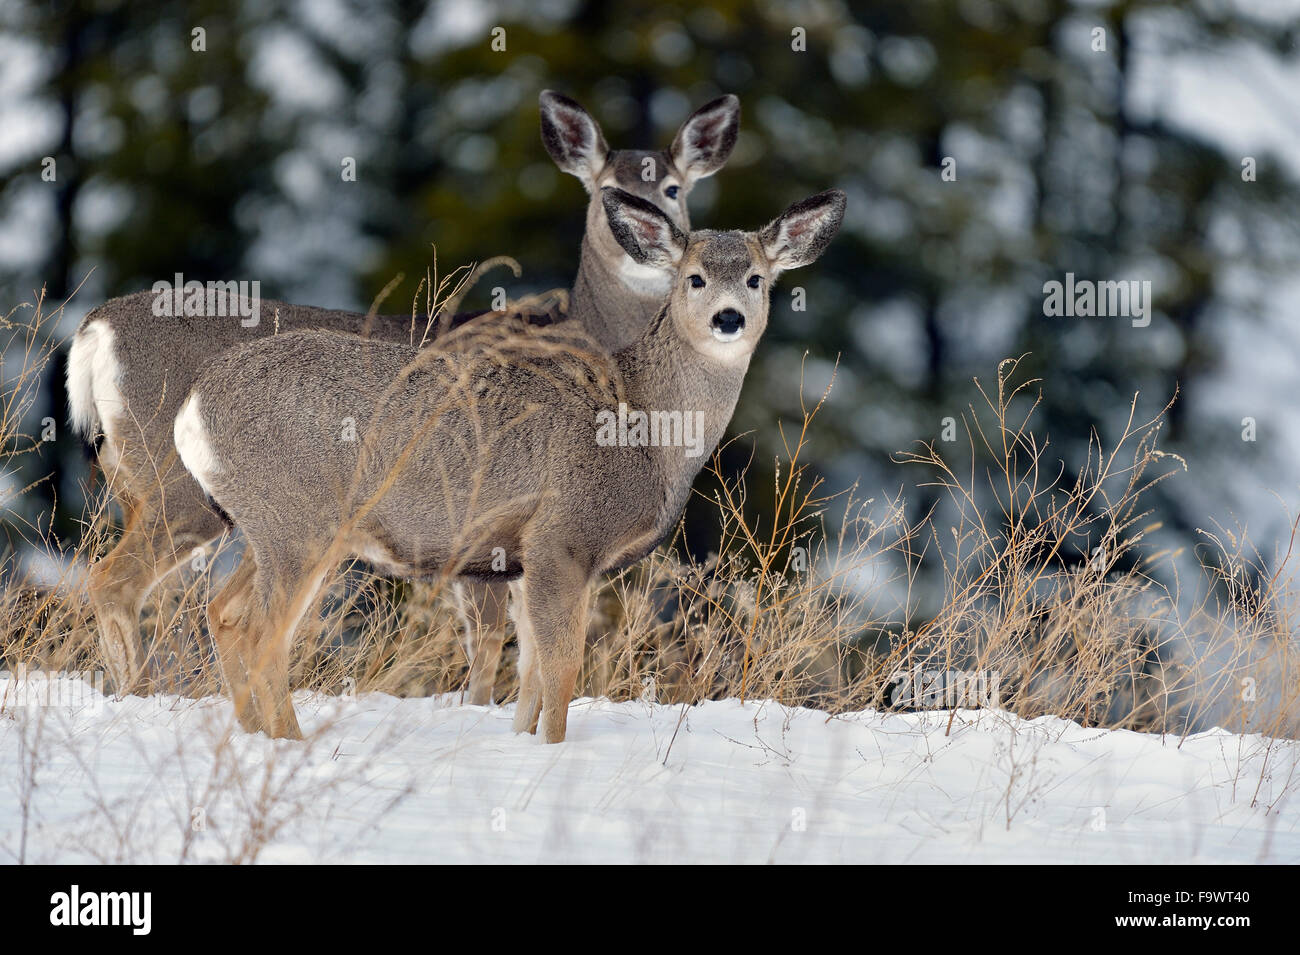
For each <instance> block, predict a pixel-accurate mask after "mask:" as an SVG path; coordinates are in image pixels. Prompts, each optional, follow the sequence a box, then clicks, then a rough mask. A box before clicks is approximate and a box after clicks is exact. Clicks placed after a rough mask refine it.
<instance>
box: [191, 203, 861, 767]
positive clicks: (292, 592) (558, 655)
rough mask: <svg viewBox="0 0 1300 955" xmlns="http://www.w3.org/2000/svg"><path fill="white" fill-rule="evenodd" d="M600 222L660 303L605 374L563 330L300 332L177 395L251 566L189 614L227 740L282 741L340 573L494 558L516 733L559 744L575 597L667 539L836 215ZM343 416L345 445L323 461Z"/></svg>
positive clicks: (580, 612) (811, 208) (611, 206)
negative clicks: (503, 591)
mask: <svg viewBox="0 0 1300 955" xmlns="http://www.w3.org/2000/svg"><path fill="white" fill-rule="evenodd" d="M601 202H602V206H603V208H604V210H605V212H606V215H607V217H608V221H609V225H610V228H611V231H612V234H613V236H614V237H615V238H616V240H617V241H618V243H619V245H620V247H621V248H622V249H624V250H625V251H626V252H627V254H628V256H629V257H631V258H632V259H633V261H635V262H636V263H637V264H638V265H640V266H642V267H644V268H646V269H650V270H655V271H658V272H660V273H662V274H664V275H666V276H668V277H669V280H670V285H669V294H668V297H667V299H666V301H665V304H664V305H663V307H662V308H661V309H660V311H659V312H658V314H657V315H656V316H655V318H654V319H653V320H652V321H651V322H650V324H649V325H648V326H647V328H646V329H645V330H644V332H643V333H642V335H641V336H640V337H639V338H638V339H637V341H636V342H634V343H633V344H632V345H630V346H628V347H626V348H623V349H621V350H619V351H617V352H616V353H615V354H614V355H613V356H608V355H605V354H603V353H601V351H600V349H599V348H598V347H597V346H596V345H595V343H593V342H591V340H590V339H589V338H587V337H586V336H584V335H582V334H581V333H580V331H579V330H578V329H577V328H576V327H574V326H572V325H570V326H556V328H554V329H548V330H546V331H547V335H546V336H543V335H540V334H539V333H538V332H535V331H534V332H531V333H520V332H516V331H512V330H509V329H505V328H499V327H496V326H485V325H483V324H482V323H480V325H479V327H478V328H477V329H475V328H472V327H470V326H467V328H466V329H465V330H462V332H466V331H468V332H472V334H461V335H459V336H456V337H449V338H446V339H444V340H443V343H442V344H441V345H440V347H438V348H433V349H426V350H425V351H423V352H418V351H416V350H415V349H412V348H410V347H408V346H406V345H401V344H395V343H389V342H377V341H365V340H362V339H359V338H356V337H352V336H344V335H338V334H335V333H330V332H301V333H295V334H289V335H282V336H278V337H276V338H273V339H267V340H264V341H261V342H256V343H252V344H249V345H245V346H243V347H241V348H239V349H238V350H236V351H232V352H228V353H225V354H223V355H221V356H219V357H218V358H217V359H216V360H214V361H213V362H212V363H211V364H210V365H209V366H208V368H207V369H205V371H204V372H203V374H202V375H201V376H200V378H199V380H198V381H197V382H196V383H195V385H194V388H193V389H192V390H191V392H190V395H189V397H188V398H187V399H186V401H185V403H184V405H183V406H182V408H181V411H180V414H179V415H177V417H176V425H175V431H176V447H177V450H178V451H179V453H180V456H181V460H182V461H183V462H184V464H185V466H186V467H187V468H188V469H189V471H190V473H191V474H193V475H194V477H195V479H196V480H197V481H198V482H199V483H200V484H201V485H202V486H203V487H204V489H205V490H206V491H207V492H208V493H209V494H210V495H211V497H212V498H213V500H214V502H215V503H216V504H217V505H218V506H220V508H221V509H222V510H223V511H224V512H225V513H226V514H228V515H229V516H230V517H231V518H232V519H233V521H234V522H235V523H236V525H237V526H238V527H239V528H240V529H241V530H242V531H243V533H244V535H245V538H246V540H247V542H248V548H247V549H246V551H245V561H246V562H247V563H249V567H248V569H247V572H245V573H242V574H240V573H237V574H236V575H235V577H234V578H233V579H232V580H231V582H230V583H228V584H227V585H226V587H225V588H224V589H223V590H222V592H221V593H220V594H219V595H218V596H217V597H216V598H215V599H214V600H213V601H212V603H211V604H210V606H209V608H208V614H209V622H210V625H211V628H212V632H213V635H214V638H215V640H216V642H217V645H218V649H219V652H220V656H221V661H222V667H223V671H224V672H225V675H226V681H227V684H228V685H229V687H230V688H231V693H232V696H233V699H234V703H235V711H236V713H237V715H238V718H239V721H240V723H241V725H242V726H243V727H244V728H245V729H247V730H249V731H257V730H265V731H266V732H267V733H268V734H270V735H272V736H287V737H297V736H298V735H299V728H298V723H297V719H296V717H295V715H294V711H293V704H292V701H291V699H290V696H289V686H288V680H287V666H288V657H289V650H290V641H291V639H292V637H293V634H294V631H295V629H296V626H297V623H298V620H299V619H300V617H301V615H302V614H303V613H304V612H305V608H306V607H307V606H309V605H310V603H311V601H312V599H313V595H314V594H315V592H316V591H317V590H318V589H319V588H320V587H321V586H322V584H323V581H324V580H325V578H326V577H327V576H328V575H329V574H330V573H331V572H332V571H333V569H334V567H335V566H336V565H337V563H338V561H339V560H340V559H341V558H343V557H346V556H348V555H361V556H364V557H366V558H367V559H369V560H371V561H373V562H375V563H376V564H378V565H379V566H380V567H382V568H384V569H386V570H388V571H390V572H392V573H397V574H405V575H426V574H435V573H450V574H461V575H467V576H471V577H473V576H490V575H491V570H490V567H491V554H492V552H493V551H495V550H497V549H498V548H499V549H500V551H501V552H503V553H504V554H506V555H508V557H507V569H506V571H505V572H504V573H502V574H500V575H499V576H502V577H507V578H513V582H512V584H511V587H512V590H513V592H514V594H515V596H516V598H518V599H517V602H516V605H515V615H516V624H517V632H518V634H519V640H520V663H519V672H520V698H519V703H518V709H517V711H516V713H515V718H514V726H515V729H516V731H529V732H535V731H536V728H537V725H538V720H539V718H540V719H541V722H542V726H543V728H544V731H545V739H546V741H547V742H552V743H554V742H559V741H561V740H563V739H564V736H565V728H566V722H567V715H568V705H569V702H570V700H571V699H572V696H573V691H574V686H575V681H576V678H577V675H578V670H579V667H580V665H581V662H582V649H583V643H584V639H583V638H584V633H585V628H586V621H587V616H588V610H589V598H590V592H591V587H592V583H593V582H594V581H595V580H596V578H597V577H598V576H599V575H600V574H601V573H603V572H605V571H609V570H613V569H616V568H619V567H624V566H628V565H630V564H632V563H634V562H635V561H637V560H640V559H641V558H642V557H643V556H645V555H646V554H647V553H649V552H650V551H651V550H652V549H653V548H654V547H655V546H656V545H657V544H658V543H659V541H661V540H662V539H663V538H664V536H665V535H666V534H667V533H668V532H669V531H670V530H671V528H672V527H673V525H674V524H675V523H676V521H677V520H678V518H679V517H680V514H681V512H682V510H683V508H684V507H685V504H686V500H687V497H688V495H689V493H690V488H691V484H692V482H693V481H694V479H695V476H696V475H697V474H698V472H699V470H700V468H701V467H702V466H703V464H704V462H705V461H706V460H707V459H708V457H709V455H711V454H712V452H713V450H714V449H715V448H716V447H717V444H718V442H719V440H720V439H721V437H722V434H723V431H724V430H725V428H726V426H727V424H728V422H729V421H730V419H731V415H732V412H733V410H734V408H735V405H736V401H737V399H738V397H739V394H740V389H741V385H742V384H743V382H744V377H745V372H746V370H747V369H748V366H749V360H750V356H751V355H752V353H753V351H754V347H755V346H756V345H757V343H758V340H759V338H760V337H761V336H762V334H763V331H764V329H765V327H766V325H767V316H768V306H769V289H770V286H771V283H772V282H773V281H774V280H775V279H776V277H777V276H778V275H779V274H780V273H781V272H782V271H783V270H785V269H791V268H796V267H799V266H802V265H807V264H808V263H810V262H812V261H813V260H815V259H816V258H817V256H818V255H819V254H820V253H821V251H822V250H823V249H824V248H825V246H826V244H827V243H828V242H829V241H830V239H831V237H832V236H833V235H834V234H835V232H836V230H837V229H838V228H839V224H840V221H841V219H842V217H843V212H844V205H845V198H844V194H843V193H841V192H834V191H833V192H826V193H822V194H820V195H817V196H813V197H812V198H810V199H806V200H804V201H802V202H799V203H796V204H795V205H793V206H791V207H790V208H789V209H787V210H786V212H785V213H783V214H782V215H781V216H780V217H779V218H777V219H775V220H774V221H773V222H771V223H770V224H769V225H767V226H766V227H765V228H763V229H761V230H760V231H758V232H757V233H746V232H711V231H700V232H692V233H690V234H689V235H688V234H686V233H684V232H683V231H682V230H680V229H679V228H678V227H677V225H676V224H675V223H674V222H673V221H672V219H671V218H669V217H668V216H667V215H665V214H664V212H663V211H662V210H660V209H659V208H658V207H656V206H655V205H652V204H651V203H649V202H647V201H645V200H644V199H640V198H637V197H635V196H632V195H629V194H628V193H626V192H623V191H622V190H619V189H613V188H606V189H602V192H601ZM566 328H567V329H568V332H569V337H568V338H567V340H564V341H561V340H559V339H557V338H556V337H555V336H556V330H557V329H559V330H560V331H564V330H565V329H566ZM584 343H586V344H584ZM278 369H292V370H293V371H292V374H289V375H284V374H277V370H278ZM629 409H632V410H631V411H629ZM343 416H347V417H351V418H353V419H355V420H356V422H357V432H358V440H357V441H356V442H351V443H342V442H339V441H337V440H335V434H336V431H337V428H336V424H337V421H338V420H339V419H340V418H341V417H343ZM656 420H658V421H659V425H657V426H656V425H654V424H653V422H654V421H656ZM615 421H618V422H626V421H634V422H635V424H634V425H633V426H632V427H623V426H622V424H619V425H618V426H615V425H614V422H615ZM647 422H650V423H651V424H649V426H648V427H647ZM664 422H668V424H666V425H665V424H664ZM673 422H675V425H674V424H673ZM655 427H659V428H660V429H661V430H659V431H658V432H657V434H652V433H650V432H651V431H653V430H654V428H655ZM692 430H693V431H694V438H692V437H690V436H689V435H690V434H691V433H692ZM683 445H684V446H683ZM467 472H469V473H472V474H473V475H474V480H466V479H464V475H465V473H467Z"/></svg>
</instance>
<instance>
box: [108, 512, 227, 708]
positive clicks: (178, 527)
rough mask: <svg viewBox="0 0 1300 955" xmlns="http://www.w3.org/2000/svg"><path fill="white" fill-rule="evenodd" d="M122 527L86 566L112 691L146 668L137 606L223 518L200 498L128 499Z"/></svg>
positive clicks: (132, 682)
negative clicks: (177, 502) (176, 501)
mask: <svg viewBox="0 0 1300 955" xmlns="http://www.w3.org/2000/svg"><path fill="white" fill-rule="evenodd" d="M123 498H124V504H123V509H124V510H125V511H126V528H125V529H124V531H123V532H122V536H121V538H120V539H119V540H118V542H117V544H116V545H115V546H114V547H113V549H112V550H111V551H109V553H108V554H107V555H105V556H104V557H103V558H102V559H101V560H99V561H98V562H97V563H96V564H95V565H94V566H93V567H92V568H91V569H90V579H89V590H90V605H91V609H92V610H93V612H94V615H95V628H96V631H97V632H98V635H99V646H100V652H101V653H102V655H103V658H104V665H105V668H106V669H107V670H108V677H109V679H110V680H111V682H112V685H113V689H114V692H116V693H117V694H118V695H119V696H125V695H126V694H128V693H130V692H131V691H132V690H133V689H135V688H136V687H137V686H138V685H139V683H140V679H141V676H142V674H143V669H144V657H143V653H142V647H141V643H140V610H141V608H142V607H143V606H144V602H145V600H146V599H147V598H148V596H149V594H150V592H151V591H152V590H153V588H154V587H155V585H157V583H158V581H160V580H162V578H164V577H166V576H167V575H168V574H169V573H171V572H172V571H173V570H175V569H176V568H177V567H178V566H180V565H181V564H182V563H184V561H185V560H186V559H188V557H189V555H190V552H191V551H192V550H193V549H194V548H195V547H200V546H202V545H204V544H206V543H207V542H208V541H210V540H211V539H212V538H213V537H216V536H217V535H218V534H219V533H220V532H221V530H222V523H221V520H220V518H218V517H217V516H216V515H215V514H214V513H212V512H211V511H210V510H208V509H207V508H206V507H205V506H203V504H202V502H201V501H199V502H197V503H196V502H194V501H187V502H186V504H187V505H188V506H179V507H175V508H171V507H168V508H163V507H161V506H160V505H159V503H158V501H157V500H156V499H154V500H145V499H141V500H134V501H130V502H127V501H126V500H125V495H123Z"/></svg>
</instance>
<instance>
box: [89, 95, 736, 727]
mask: <svg viewBox="0 0 1300 955" xmlns="http://www.w3.org/2000/svg"><path fill="white" fill-rule="evenodd" d="M541 114H542V129H543V141H544V143H545V145H546V148H547V150H548V151H549V152H550V154H551V155H552V156H553V157H554V158H555V161H556V162H557V163H558V164H559V165H560V167H561V168H562V169H564V170H565V171H566V172H570V173H572V174H573V175H575V176H578V178H580V179H581V180H582V181H583V184H584V185H585V186H586V187H587V188H588V190H590V191H592V193H593V198H592V199H591V201H590V203H589V207H590V208H589V210H588V222H589V223H590V222H595V221H597V220H596V217H595V214H594V213H593V211H592V210H595V209H598V205H599V203H598V200H597V199H596V198H595V194H596V192H597V190H598V189H599V187H600V186H601V185H604V184H615V183H616V184H618V185H619V186H620V187H622V188H625V189H628V190H630V191H633V192H636V193H638V194H640V195H643V196H644V197H645V198H647V199H648V200H649V201H651V202H653V203H655V204H656V205H658V206H660V207H661V208H663V209H664V211H665V212H666V213H668V215H669V216H670V217H671V218H672V219H673V221H675V222H677V223H679V224H680V225H681V226H682V227H683V228H686V225H687V222H688V219H687V213H686V205H685V197H686V194H687V192H689V190H690V187H691V185H692V184H693V183H694V182H695V181H697V180H698V179H700V178H701V177H703V176H708V175H711V174H713V173H714V172H716V171H717V170H718V169H719V168H721V166H722V165H723V163H725V161H726V159H727V156H728V154H729V153H730V151H731V147H732V145H734V143H735V139H736V129H737V125H738V123H739V104H738V102H737V100H736V98H735V97H734V96H724V97H721V98H720V99H717V100H714V101H713V102H711V103H709V104H707V105H705V106H703V107H701V108H700V109H699V110H697V111H696V112H695V113H694V114H692V115H691V116H690V117H689V118H688V119H687V120H686V122H685V123H684V124H683V125H682V127H681V130H680V131H679V132H678V134H677V137H676V139H675V140H674V142H673V146H672V147H671V148H670V149H669V150H668V151H666V152H643V151H639V150H627V151H613V152H611V151H610V150H609V148H608V146H606V145H605V140H604V137H603V136H602V134H601V132H600V128H599V126H597V125H596V123H595V121H594V120H593V119H592V118H591V117H590V116H588V115H587V113H586V111H585V110H583V109H582V107H581V106H579V105H578V104H577V103H575V102H574V101H573V100H570V99H568V98H567V97H563V96H560V95H558V94H555V93H552V92H550V91H546V92H543V93H542V95H541ZM647 165H649V166H650V167H651V168H653V170H654V173H655V176H654V178H653V179H652V180H648V179H646V178H644V177H643V176H642V175H641V172H642V170H643V169H645V168H647ZM608 233H609V229H608V226H606V225H605V224H604V222H603V215H602V216H601V217H600V221H599V222H598V228H597V229H595V230H591V229H589V230H588V232H587V234H586V235H585V236H584V238H583V243H582V256H581V263H580V267H579V269H578V277H577V282H576V284H575V287H574V290H573V294H572V296H571V298H570V303H571V304H570V312H569V316H570V318H571V319H576V320H577V321H579V322H582V323H584V324H585V325H586V326H587V327H590V328H591V329H592V332H593V334H594V335H595V336H596V337H597V339H598V340H599V341H601V342H602V343H604V344H605V346H606V347H608V348H616V347H620V346H622V345H624V344H626V343H627V342H628V341H631V340H633V339H635V337H636V335H637V334H639V332H640V330H641V329H642V328H644V326H645V324H646V323H648V322H649V320H650V319H651V318H652V317H653V316H654V314H655V312H656V311H657V309H658V307H659V304H660V303H661V301H662V298H663V294H664V291H663V290H662V289H661V288H657V287H652V284H647V283H646V282H645V281H644V279H643V277H641V276H640V275H638V274H635V273H634V272H629V271H628V269H627V268H626V266H625V262H626V259H627V257H626V255H625V254H624V253H623V251H622V249H621V248H619V247H618V246H617V244H616V243H614V241H613V237H612V236H610V235H609V234H608ZM155 297H156V296H155V293H153V292H149V291H145V292H138V293H135V294H133V295H127V296H123V297H121V298H116V299H113V300H111V301H108V302H106V303H104V304H103V305H101V306H100V307H98V308H96V309H94V310H93V311H91V312H90V313H89V314H88V315H87V316H86V317H85V319H84V320H83V321H82V323H81V326H80V328H79V329H78V331H77V333H76V335H75V336H74V338H73V342H72V349H71V353H70V355H69V361H68V395H69V404H70V410H71V420H72V423H73V426H74V428H75V429H76V430H77V431H79V432H80V433H81V434H82V435H84V436H85V437H86V438H87V439H94V438H95V437H96V436H97V435H100V434H102V442H101V443H100V445H99V448H98V455H99V462H100V464H101V466H102V468H103V471H104V473H105V476H106V478H107V481H108V485H109V488H110V490H111V492H112V493H113V494H114V496H115V497H116V498H117V500H118V502H119V504H120V506H121V508H122V511H123V523H124V530H123V533H122V536H121V538H120V540H119V541H118V542H117V544H116V546H115V547H114V548H113V549H112V550H111V551H110V552H109V553H108V554H107V555H106V556H105V557H104V558H103V559H101V560H100V561H98V562H97V563H96V564H95V565H94V566H93V567H92V568H91V572H90V580H89V591H90V602H91V606H92V608H93V610H94V615H95V621H96V627H97V630H98V633H99V641H100V647H101V651H102V653H103V656H104V661H105V665H106V667H107V669H108V671H109V677H110V681H111V685H112V687H113V689H114V690H115V691H116V692H117V693H119V694H123V695H124V694H126V693H128V692H130V691H131V689H132V688H133V687H134V686H135V684H136V683H137V681H138V679H139V677H140V675H141V672H142V667H143V659H142V654H141V648H140V645H139V633H138V630H139V616H140V611H141V608H142V607H143V605H144V601H145V599H146V598H147V596H148V594H149V593H150V591H151V590H152V589H153V588H154V586H155V585H156V584H157V583H158V582H159V581H160V580H161V579H162V578H164V577H165V576H166V575H167V574H169V573H170V572H171V571H172V570H174V569H175V568H176V567H178V566H179V565H180V564H181V563H183V562H184V561H185V560H186V559H188V557H189V555H190V554H191V553H192V552H193V551H194V550H195V549H196V548H199V547H202V546H204V545H206V544H207V543H209V542H210V541H211V540H213V539H214V538H216V537H218V536H219V535H220V534H221V533H222V531H223V530H224V529H225V526H224V524H223V523H222V521H221V520H220V519H219V517H218V516H217V515H216V514H214V513H213V511H212V509H211V508H210V507H208V506H207V504H206V502H205V500H204V497H203V494H202V492H201V491H200V489H199V488H198V487H197V486H196V485H195V484H194V481H193V480H192V479H191V478H190V476H189V475H188V474H187V473H186V472H185V469H184V468H182V467H180V466H178V464H177V460H176V455H175V449H174V447H173V444H172V422H173V419H174V418H175V417H176V412H177V411H178V410H179V408H180V404H181V402H182V400H183V399H184V398H185V396H186V394H187V393H188V392H189V389H190V386H191V385H192V384H193V382H194V380H195V378H196V377H197V376H198V373H199V371H200V370H201V369H202V368H203V367H204V366H205V365H206V364H208V363H209V362H210V361H212V359H213V358H215V357H216V356H218V355H220V354H222V353H223V352H225V351H227V350H229V349H231V348H234V347H236V346H238V345H240V344H243V343H245V342H247V341H249V340H253V339H259V338H263V337H265V336H268V335H271V334H274V333H276V332H288V331H295V330H304V329H333V330H336V331H341V332H358V333H359V332H362V331H363V329H365V328H366V327H367V321H366V316H364V315H361V314H357V313H354V312H344V311H335V310H330V309H323V308H314V307H309V306H301V305H292V304H288V303H284V302H273V301H266V302H262V303H260V306H261V307H260V309H259V311H260V313H261V316H262V320H261V321H260V322H259V323H258V324H257V325H256V326H254V327H244V326H243V325H242V324H241V323H240V322H239V321H238V320H234V319H220V318H215V317H204V316H195V315H164V316H159V315H156V314H154V310H153V303H154V301H155ZM272 317H274V320H272ZM463 317H464V316H457V317H456V318H455V319H453V322H452V323H451V324H455V322H456V321H459V320H460V319H462V318H463ZM423 326H424V320H421V322H420V323H419V324H418V325H417V323H416V322H414V320H413V318H412V316H410V315H381V316H376V317H375V318H374V319H373V321H372V322H371V323H370V324H369V334H370V337H373V338H375V339H379V340H384V341H392V342H406V343H408V344H409V343H410V342H412V341H413V340H415V341H418V340H419V336H420V332H421V331H422V330H423ZM416 329H419V330H416ZM413 335H414V338H413ZM282 371H283V369H273V370H271V374H272V375H273V378H278V377H279V375H280V373H281V372H282ZM505 595H506V589H505V586H504V585H503V584H500V583H484V584H473V585H471V586H468V587H466V588H464V590H463V592H462V593H460V595H459V596H460V598H461V599H460V607H461V610H462V614H463V615H464V617H465V619H466V621H467V625H468V627H469V630H468V637H467V650H468V652H469V655H470V659H471V676H470V697H471V699H472V700H473V701H475V702H487V701H488V698H489V696H490V694H491V689H492V680H493V677H494V676H495V675H496V670H497V662H498V659H499V657H500V648H501V640H502V636H503V629H504V625H505V607H506V603H505Z"/></svg>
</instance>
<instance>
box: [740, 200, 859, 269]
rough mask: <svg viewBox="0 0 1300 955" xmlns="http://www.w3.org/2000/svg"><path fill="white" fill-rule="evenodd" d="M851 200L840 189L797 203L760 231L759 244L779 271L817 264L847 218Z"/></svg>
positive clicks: (774, 267) (773, 266)
mask: <svg viewBox="0 0 1300 955" xmlns="http://www.w3.org/2000/svg"><path fill="white" fill-rule="evenodd" d="M847 201H848V197H847V196H845V195H844V193H842V192H840V191H839V190H838V189H832V190H830V191H829V192H821V193H818V194H817V195H815V196H810V197H809V198H807V199H802V200H800V201H799V202H796V203H795V204H794V205H792V206H791V207H790V208H789V209H786V210H785V212H783V213H781V215H779V216H778V217H777V218H775V219H773V220H772V221H771V222H770V223H768V224H767V225H766V226H764V227H763V228H762V229H760V230H759V233H758V241H759V242H760V243H762V245H763V251H764V252H765V253H767V258H768V261H769V262H771V263H772V268H773V269H774V270H776V272H782V271H784V270H785V269H797V268H799V267H800V266H802V265H809V264H810V263H812V262H816V261H817V257H818V256H819V255H821V254H822V252H823V251H825V249H826V246H827V245H828V244H829V243H830V241H831V239H832V238H834V237H835V233H836V232H837V231H839V228H840V222H841V221H843V219H844V206H845V203H846V202H847Z"/></svg>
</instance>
